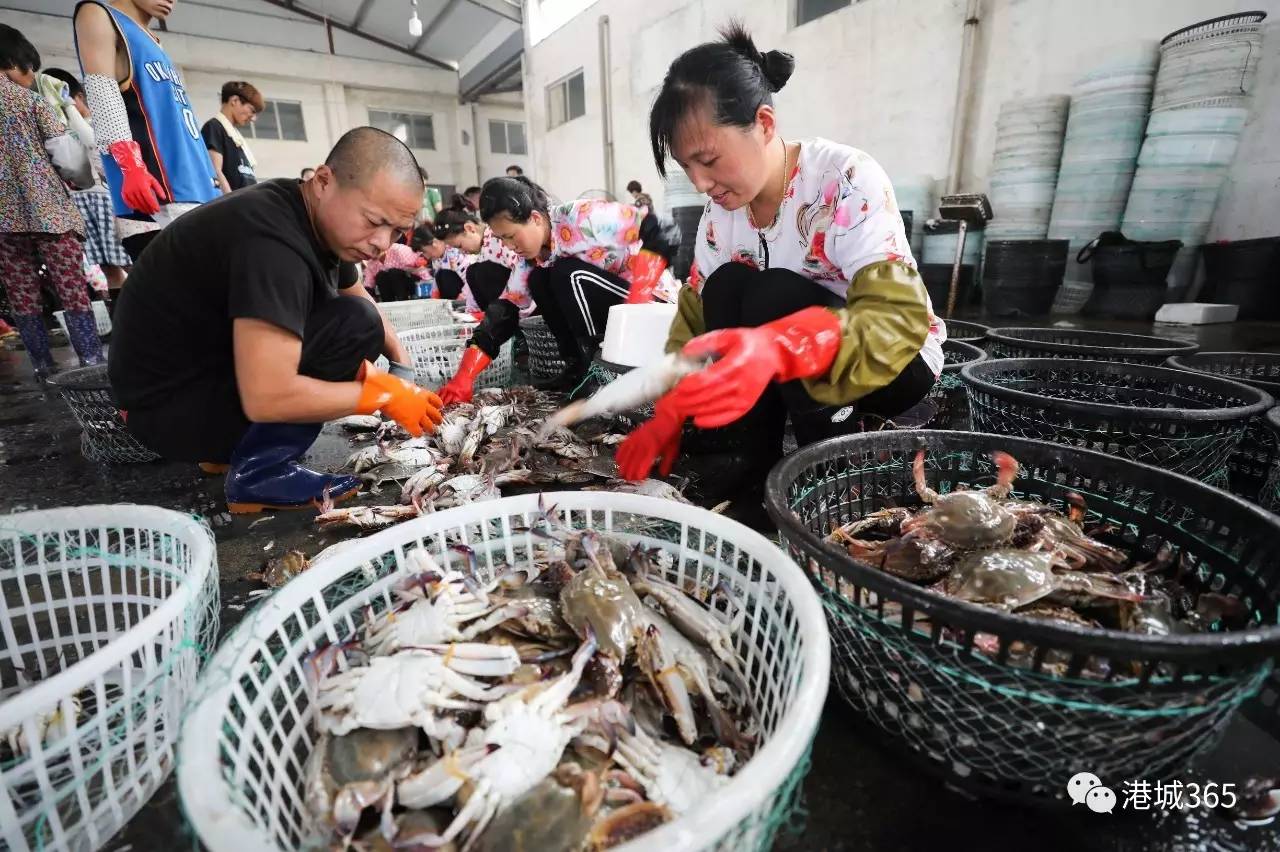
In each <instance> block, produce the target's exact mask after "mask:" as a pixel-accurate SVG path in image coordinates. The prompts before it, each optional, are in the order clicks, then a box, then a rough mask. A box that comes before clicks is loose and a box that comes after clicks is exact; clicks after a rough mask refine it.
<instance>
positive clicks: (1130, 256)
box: [1076, 233, 1182, 322]
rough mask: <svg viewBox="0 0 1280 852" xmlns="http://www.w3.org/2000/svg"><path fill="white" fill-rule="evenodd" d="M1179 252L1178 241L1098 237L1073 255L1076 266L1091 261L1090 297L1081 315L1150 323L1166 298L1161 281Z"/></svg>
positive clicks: (1180, 246) (1167, 274) (1165, 290)
mask: <svg viewBox="0 0 1280 852" xmlns="http://www.w3.org/2000/svg"><path fill="white" fill-rule="evenodd" d="M1180 248H1182V243H1181V242H1179V241H1178V240H1167V241H1164V242H1136V241H1134V240H1126V239H1125V238H1124V237H1123V236H1122V235H1120V234H1118V233H1108V234H1103V235H1102V236H1100V237H1098V239H1096V240H1094V241H1093V242H1091V243H1089V245H1087V246H1085V247H1084V248H1082V249H1080V253H1079V254H1078V255H1076V260H1078V261H1079V262H1080V263H1088V262H1089V261H1090V260H1092V261H1093V293H1092V294H1091V295H1090V296H1089V301H1088V302H1086V303H1085V306H1084V308H1083V309H1082V313H1084V315H1085V316H1091V317H1108V318H1111V319H1125V320H1144V321H1148V322H1149V321H1151V320H1152V319H1154V318H1155V315H1156V311H1158V310H1159V309H1160V306H1161V305H1163V304H1164V303H1165V301H1166V300H1167V298H1168V285H1167V284H1166V283H1165V279H1167V278H1168V277H1169V268H1170V267H1172V266H1173V261H1174V258H1175V257H1177V255H1178V249H1180Z"/></svg>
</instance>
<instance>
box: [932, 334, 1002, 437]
mask: <svg viewBox="0 0 1280 852" xmlns="http://www.w3.org/2000/svg"><path fill="white" fill-rule="evenodd" d="M947 327H948V329H949V328H950V323H948V324H947ZM942 355H943V358H944V359H945V361H944V362H943V367H942V375H940V376H938V381H937V383H936V384H935V385H934V386H933V390H931V391H929V398H930V399H932V400H933V401H934V404H935V405H937V407H938V413H937V414H936V415H934V418H933V420H932V421H931V422H930V423H929V425H930V426H931V427H932V428H934V429H960V430H962V431H968V430H969V392H968V389H967V386H966V385H965V383H964V381H963V380H962V379H961V378H960V368H961V367H963V366H965V365H966V364H977V363H980V362H982V361H985V360H987V358H988V357H989V356H988V355H987V353H986V352H983V351H982V350H981V349H979V348H978V347H976V346H974V345H973V344H971V343H961V342H960V341H958V340H952V339H950V338H947V340H945V341H944V342H943V344H942Z"/></svg>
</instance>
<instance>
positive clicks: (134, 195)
mask: <svg viewBox="0 0 1280 852" xmlns="http://www.w3.org/2000/svg"><path fill="white" fill-rule="evenodd" d="M107 150H108V151H110V152H111V158H112V159H113V160H115V161H116V165H117V166H119V167H120V174H121V175H122V176H123V177H124V186H122V187H121V188H120V197H121V198H123V199H124V203H125V204H128V205H129V206H130V207H132V208H133V209H134V210H137V211H138V212H139V213H146V214H147V215H148V216H154V215H155V214H157V213H159V212H160V202H161V201H163V200H165V195H164V186H163V185H162V184H161V183H160V181H158V180H156V179H155V178H154V177H153V176H152V174H151V172H149V171H147V165H146V163H144V162H143V161H142V149H141V148H139V147H138V143H137V142H134V141H133V140H132V139H124V140H121V141H119V142H112V143H111V144H110V145H109V146H108V147H107Z"/></svg>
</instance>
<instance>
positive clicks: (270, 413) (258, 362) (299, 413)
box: [232, 318, 361, 423]
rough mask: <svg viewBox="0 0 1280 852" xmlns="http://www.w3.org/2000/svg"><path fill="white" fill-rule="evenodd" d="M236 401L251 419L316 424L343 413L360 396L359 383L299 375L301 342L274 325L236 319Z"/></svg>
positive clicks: (356, 401) (348, 412) (354, 404)
mask: <svg viewBox="0 0 1280 852" xmlns="http://www.w3.org/2000/svg"><path fill="white" fill-rule="evenodd" d="M232 339H233V341H234V351H235V365H236V383H237V384H238V385H239V388H240V405H241V407H242V408H243V409H244V413H245V415H246V416H247V417H248V418H249V419H250V420H252V421H253V422H255V423H320V422H323V421H326V420H333V419H335V418H338V417H345V416H347V415H348V414H351V413H352V412H353V411H355V410H356V407H357V405H358V404H359V401H360V390H361V386H360V383H359V382H325V381H321V380H320V379H313V378H310V377H308V376H301V375H298V364H299V362H300V361H301V359H302V341H301V340H300V339H299V338H298V337H297V336H295V335H294V334H293V333H291V332H288V331H285V330H284V329H283V328H280V327H279V326H277V325H272V324H271V323H269V322H266V321H264V320H258V319H246V318H238V319H236V320H235V321H234V323H233V325H232Z"/></svg>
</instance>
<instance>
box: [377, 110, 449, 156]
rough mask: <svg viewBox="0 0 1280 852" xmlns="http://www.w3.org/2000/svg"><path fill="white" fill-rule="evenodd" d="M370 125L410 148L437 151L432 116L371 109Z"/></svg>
mask: <svg viewBox="0 0 1280 852" xmlns="http://www.w3.org/2000/svg"><path fill="white" fill-rule="evenodd" d="M369 123H370V124H371V125H373V126H374V127H376V128H378V129H379V130H385V131H387V132H388V133H390V134H391V135H392V136H394V137H396V138H397V139H399V140H400V141H401V142H403V143H404V144H406V145H408V146H409V147H410V148H425V149H427V150H430V151H434V150H435V147H436V130H435V125H433V124H432V123H431V116H429V115H426V114H425V113H420V112H384V111H383V110H380V109H371V110H369Z"/></svg>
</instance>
